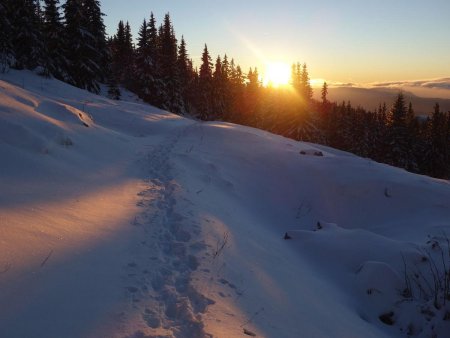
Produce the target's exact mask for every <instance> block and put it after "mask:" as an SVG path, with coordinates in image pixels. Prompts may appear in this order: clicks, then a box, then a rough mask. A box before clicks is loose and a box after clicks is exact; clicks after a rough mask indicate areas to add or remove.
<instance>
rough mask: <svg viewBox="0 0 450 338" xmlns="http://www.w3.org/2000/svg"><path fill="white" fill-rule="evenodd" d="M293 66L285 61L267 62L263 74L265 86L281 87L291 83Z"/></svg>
mask: <svg viewBox="0 0 450 338" xmlns="http://www.w3.org/2000/svg"><path fill="white" fill-rule="evenodd" d="M290 78H291V67H290V66H289V65H288V64H287V63H284V62H268V63H266V67H265V72H264V76H263V84H264V86H272V87H277V88H278V87H281V86H286V85H288V84H289V80H290Z"/></svg>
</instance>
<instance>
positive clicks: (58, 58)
mask: <svg viewBox="0 0 450 338" xmlns="http://www.w3.org/2000/svg"><path fill="white" fill-rule="evenodd" d="M43 40H44V51H43V65H42V66H43V67H44V75H46V76H54V77H56V78H58V79H60V80H62V79H64V72H65V69H66V64H65V58H64V44H63V42H62V40H63V24H62V20H61V15H60V13H59V0H44V23H43Z"/></svg>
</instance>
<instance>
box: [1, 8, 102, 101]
mask: <svg viewBox="0 0 450 338" xmlns="http://www.w3.org/2000/svg"><path fill="white" fill-rule="evenodd" d="M0 31H1V32H2V33H1V37H0V69H1V70H2V71H6V70H7V69H8V68H9V67H13V68H15V69H39V70H40V73H41V74H42V75H45V76H53V77H55V78H57V79H60V80H63V81H66V82H68V83H70V84H73V85H75V86H77V87H80V88H85V89H88V90H90V91H93V92H96V93H98V92H99V83H100V82H102V81H104V80H105V76H106V70H107V65H108V57H109V54H108V50H107V46H106V34H105V25H104V24H103V14H102V12H101V10H100V2H99V1H98V0H67V1H65V3H64V5H62V6H61V5H60V1H59V0H44V1H39V0H2V1H1V3H0Z"/></svg>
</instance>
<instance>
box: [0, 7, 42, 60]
mask: <svg viewBox="0 0 450 338" xmlns="http://www.w3.org/2000/svg"><path fill="white" fill-rule="evenodd" d="M8 4H9V13H10V18H11V19H10V20H11V27H12V34H11V37H12V46H13V49H14V54H15V63H14V67H15V68H17V69H24V68H26V69H35V68H36V67H37V66H38V65H39V63H40V60H41V55H42V39H41V36H40V17H39V12H40V10H39V2H35V1H34V0H15V1H10V2H8ZM2 34H3V32H2Z"/></svg>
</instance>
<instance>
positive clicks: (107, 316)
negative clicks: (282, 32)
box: [0, 71, 450, 338]
mask: <svg viewBox="0 0 450 338" xmlns="http://www.w3.org/2000/svg"><path fill="white" fill-rule="evenodd" d="M0 79H1V80H0V337H134V338H141V337H159V336H162V337H172V336H173V337H203V336H206V337H207V336H209V335H212V336H214V337H246V336H250V335H253V334H254V335H256V336H258V337H276V338H278V337H286V338H290V337H383V336H394V337H396V336H407V335H408V334H410V335H413V336H419V337H428V336H431V335H432V334H433V333H436V334H437V335H438V337H445V336H446V335H447V334H448V332H450V321H449V320H444V318H445V316H446V311H449V310H450V308H449V306H448V304H446V305H445V306H443V307H441V308H439V309H436V308H435V307H433V304H431V306H430V304H428V303H426V302H425V301H424V300H423V299H421V297H420V295H419V293H418V292H417V290H415V291H416V292H415V295H414V297H413V298H412V299H411V298H405V297H404V296H402V295H401V293H402V291H403V290H404V289H405V280H406V279H407V278H405V276H409V275H412V274H413V273H414V271H416V272H417V271H419V272H420V273H421V274H423V275H424V276H425V277H427V276H428V278H430V279H429V282H430V283H433V279H432V278H433V277H432V275H431V274H430V268H429V266H430V264H429V259H428V260H427V259H424V257H425V258H427V257H432V258H433V257H436V258H435V264H436V265H437V269H438V270H439V269H440V267H441V266H442V264H441V258H440V257H441V256H440V251H439V250H438V249H436V244H435V243H438V244H439V245H440V246H441V247H442V248H443V249H444V250H443V251H445V250H446V248H447V247H446V244H445V243H446V236H450V185H449V183H448V182H447V181H439V180H434V179H430V178H427V177H425V176H418V175H413V174H409V173H407V172H405V171H403V170H400V169H396V168H391V167H389V166H386V165H382V164H378V163H376V162H373V161H370V160H368V159H361V158H358V157H355V156H353V155H351V154H348V153H343V152H340V151H337V150H333V149H330V148H326V147H323V146H318V145H314V144H306V143H300V142H295V141H292V140H289V139H285V138H282V137H279V136H274V135H272V134H269V133H266V132H263V131H258V130H255V129H251V128H245V127H240V126H236V125H232V124H227V123H220V122H210V123H202V122H198V121H194V120H192V119H187V118H182V117H179V116H176V115H173V114H170V113H167V112H164V111H161V110H158V109H156V108H153V107H151V106H148V105H145V104H142V103H139V102H138V100H137V99H136V98H134V97H133V96H132V95H131V94H130V93H127V92H124V94H123V96H124V101H112V100H109V99H106V98H104V97H101V96H95V95H92V94H90V93H87V92H85V91H82V90H79V89H76V88H73V87H70V86H68V85H66V84H63V83H61V82H58V81H56V80H50V79H45V78H42V77H38V76H36V75H34V74H32V73H30V72H16V71H11V72H10V73H8V74H2V75H1V76H0ZM319 153H320V154H321V155H322V156H317V155H318V154H319ZM286 233H287V235H288V237H290V239H289V240H284V239H283V237H284V236H285V234H286ZM445 259H447V260H446V261H445V262H448V257H447V256H446V257H445ZM439 264H441V265H439ZM448 264H449V265H448V266H450V262H448ZM405 265H406V275H405ZM419 281H420V279H419ZM427 282H428V281H427ZM427 282H425V281H422V283H423V284H424V285H425V284H426V283H427ZM426 288H427V286H426V285H425V286H424V292H425V291H426V290H427V289H426ZM422 298H423V297H422ZM431 303H432V302H431ZM430 309H431V310H430ZM427 310H428V312H427ZM430 312H433V314H430ZM391 313H392V314H391ZM383 315H384V317H383V318H391V319H392V322H393V323H392V325H387V324H386V323H383V322H382V321H381V320H380V316H383ZM449 319H450V315H449Z"/></svg>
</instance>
